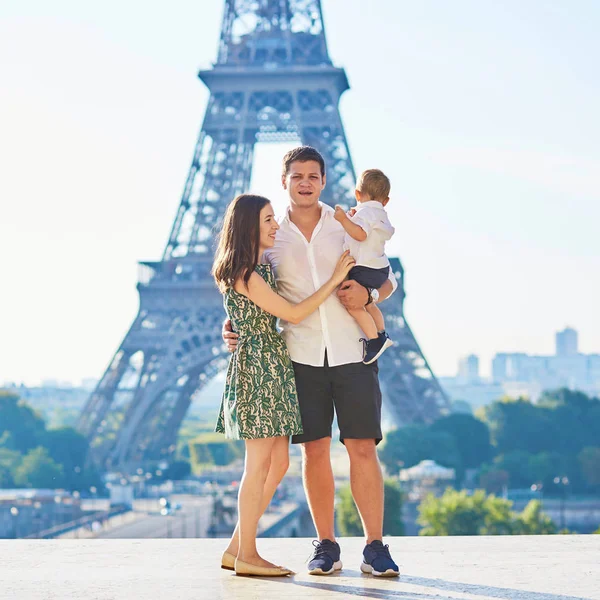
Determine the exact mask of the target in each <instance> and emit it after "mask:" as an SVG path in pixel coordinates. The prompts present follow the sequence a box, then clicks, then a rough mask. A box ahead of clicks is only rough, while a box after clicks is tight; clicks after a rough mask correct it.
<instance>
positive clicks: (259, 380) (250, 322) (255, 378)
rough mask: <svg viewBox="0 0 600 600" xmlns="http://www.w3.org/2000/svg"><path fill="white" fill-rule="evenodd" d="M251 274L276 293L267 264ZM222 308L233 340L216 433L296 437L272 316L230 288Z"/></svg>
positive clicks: (287, 374) (293, 402)
mask: <svg viewBox="0 0 600 600" xmlns="http://www.w3.org/2000/svg"><path fill="white" fill-rule="evenodd" d="M256 271H257V273H258V274H259V275H260V276H261V277H262V278H263V279H264V280H265V281H266V282H267V283H268V284H269V285H270V286H271V287H272V288H273V289H274V290H275V291H277V286H276V283H275V276H274V274H273V271H272V269H271V266H270V265H268V264H259V265H257V267H256ZM224 305H225V310H226V311H227V315H228V316H229V318H230V319H231V326H232V328H233V331H235V332H236V333H238V334H239V340H238V346H237V349H236V351H235V352H234V353H233V354H232V355H231V358H230V360H229V367H228V369H227V377H226V381H225V391H224V393H223V400H222V401H221V410H220V412H219V418H218V420H217V426H216V431H218V432H220V433H224V434H225V435H226V436H227V437H228V438H231V439H236V440H239V439H246V440H248V439H256V438H269V437H276V436H289V435H298V434H301V433H302V422H301V420H300V409H299V407H298V397H297V395H296V383H295V380H294V368H293V367H292V361H291V359H290V355H289V354H288V350H287V346H286V345H285V342H284V341H283V338H282V337H281V335H280V334H279V332H278V331H277V329H276V327H275V324H276V321H277V319H276V317H274V316H273V315H271V314H269V313H268V312H267V311H265V310H263V309H262V308H260V307H259V306H257V305H256V304H254V302H252V301H251V300H250V299H248V298H246V296H244V295H242V294H239V293H238V292H236V291H235V290H233V289H230V290H228V291H227V292H226V294H225V297H224Z"/></svg>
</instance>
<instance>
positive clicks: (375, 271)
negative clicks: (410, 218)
mask: <svg viewBox="0 0 600 600" xmlns="http://www.w3.org/2000/svg"><path fill="white" fill-rule="evenodd" d="M389 194H390V180H389V179H388V178H387V177H386V176H385V175H384V173H383V172H382V171H380V170H379V169H367V170H366V171H364V172H363V173H362V174H361V176H360V177H359V178H358V181H357V182H356V191H355V196H356V200H357V202H358V206H357V207H356V211H355V212H354V214H353V215H352V216H349V214H347V213H346V212H345V211H344V209H343V208H342V207H341V206H339V205H338V206H336V207H335V219H336V221H339V222H340V223H341V224H342V227H343V228H344V229H345V231H346V238H345V244H344V250H350V254H351V255H352V256H353V257H354V259H355V260H356V266H355V267H353V268H352V269H351V271H350V273H349V274H348V279H354V280H355V281H358V283H360V284H361V285H363V286H364V287H366V288H367V291H368V292H369V301H368V302H367V305H366V306H365V307H364V308H359V309H355V310H349V311H348V312H349V313H350V314H351V315H352V316H353V317H354V319H355V320H356V322H357V323H358V324H359V325H360V327H361V329H362V330H363V331H364V333H365V336H366V338H367V339H364V338H361V341H362V342H363V343H364V353H363V354H364V357H363V363H365V364H366V365H369V364H371V363H372V362H375V361H376V360H377V359H378V358H379V357H380V356H381V355H382V354H383V353H384V352H385V350H386V349H387V348H389V347H390V346H392V345H393V342H392V340H390V338H389V336H388V335H387V333H386V332H385V323H384V320H383V315H382V314H381V311H380V310H379V308H377V305H376V302H377V299H378V297H379V292H378V291H377V290H378V289H379V288H380V287H381V286H382V285H383V284H384V282H385V281H386V280H387V279H388V277H389V271H390V262H389V260H388V259H387V256H386V255H385V243H386V242H387V241H388V240H389V239H390V238H391V237H392V235H394V228H393V227H392V225H391V223H390V221H389V219H388V216H387V213H386V211H385V208H384V207H385V206H386V204H387V203H388V202H389V200H390V198H389Z"/></svg>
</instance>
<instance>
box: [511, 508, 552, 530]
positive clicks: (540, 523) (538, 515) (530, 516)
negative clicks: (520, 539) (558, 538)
mask: <svg viewBox="0 0 600 600" xmlns="http://www.w3.org/2000/svg"><path fill="white" fill-rule="evenodd" d="M515 533H519V534H522V535H546V534H552V533H556V525H555V524H554V521H553V520H552V519H551V518H550V517H549V516H548V515H545V514H544V513H543V512H542V503H541V502H540V501H539V500H531V501H530V502H529V503H528V504H527V506H526V507H525V508H524V509H523V512H522V513H521V514H519V515H517V518H516V526H515Z"/></svg>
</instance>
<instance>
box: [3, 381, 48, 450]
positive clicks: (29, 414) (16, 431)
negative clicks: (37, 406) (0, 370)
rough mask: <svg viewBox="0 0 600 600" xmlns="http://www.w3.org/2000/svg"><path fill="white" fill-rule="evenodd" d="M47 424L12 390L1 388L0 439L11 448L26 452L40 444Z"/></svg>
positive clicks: (5, 445)
mask: <svg viewBox="0 0 600 600" xmlns="http://www.w3.org/2000/svg"><path fill="white" fill-rule="evenodd" d="M45 431H46V426H45V424H44V420H43V419H42V417H40V415H38V414H37V413H36V412H35V411H34V410H33V409H32V408H31V407H30V406H29V405H28V404H26V403H25V402H24V401H22V400H19V396H17V395H16V394H14V393H12V392H8V391H5V390H0V439H1V440H3V442H2V445H3V446H4V447H6V448H9V449H10V450H18V451H19V452H22V453H25V452H27V451H28V450H31V449H32V448H35V447H37V446H39V445H40V443H41V441H42V438H43V436H44V433H45Z"/></svg>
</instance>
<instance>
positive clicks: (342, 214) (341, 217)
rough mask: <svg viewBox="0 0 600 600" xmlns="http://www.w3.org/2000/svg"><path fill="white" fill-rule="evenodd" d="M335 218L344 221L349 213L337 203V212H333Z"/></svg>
mask: <svg viewBox="0 0 600 600" xmlns="http://www.w3.org/2000/svg"><path fill="white" fill-rule="evenodd" d="M333 218H334V219H335V220H336V221H339V222H340V223H343V222H344V221H345V220H346V219H347V218H348V215H347V214H346V211H345V210H344V209H343V208H342V207H341V206H340V205H339V204H336V205H335V213H334V214H333Z"/></svg>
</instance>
